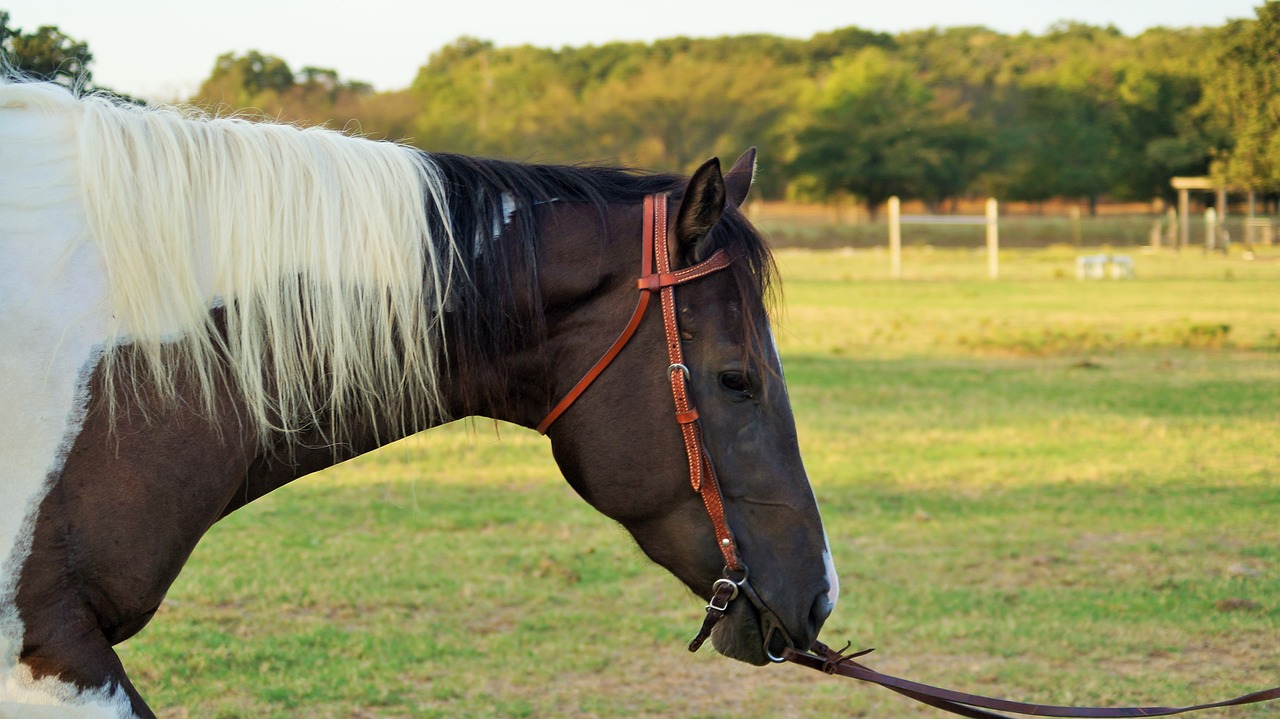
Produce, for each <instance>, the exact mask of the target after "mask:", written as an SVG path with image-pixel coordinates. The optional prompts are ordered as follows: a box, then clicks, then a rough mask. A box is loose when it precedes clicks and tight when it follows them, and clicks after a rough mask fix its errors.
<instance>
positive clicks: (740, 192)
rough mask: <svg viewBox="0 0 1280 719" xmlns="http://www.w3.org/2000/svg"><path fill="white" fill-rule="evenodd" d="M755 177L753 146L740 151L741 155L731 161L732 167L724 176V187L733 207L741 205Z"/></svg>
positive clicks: (754, 152) (745, 199)
mask: <svg viewBox="0 0 1280 719" xmlns="http://www.w3.org/2000/svg"><path fill="white" fill-rule="evenodd" d="M755 179H756V148H754V147H753V148H750V149H749V150H747V151H746V152H744V153H742V157H739V158H738V161H737V162H735V163H733V167H732V168H730V169H729V171H728V172H726V173H725V176H724V188H725V191H726V192H727V193H728V195H729V202H731V203H733V206H734V207H742V203H743V202H746V201H747V193H748V192H750V191H751V183H752V182H754V181H755Z"/></svg>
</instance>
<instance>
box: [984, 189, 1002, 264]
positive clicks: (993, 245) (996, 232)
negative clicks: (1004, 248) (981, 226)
mask: <svg viewBox="0 0 1280 719" xmlns="http://www.w3.org/2000/svg"><path fill="white" fill-rule="evenodd" d="M999 219H1000V210H999V203H997V202H996V198H994V197H988V198H987V277H989V278H991V279H993V280H995V279H999V278H1000V229H999V225H998V222H999Z"/></svg>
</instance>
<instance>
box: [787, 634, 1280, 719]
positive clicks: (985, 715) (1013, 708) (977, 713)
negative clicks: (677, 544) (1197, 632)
mask: <svg viewBox="0 0 1280 719" xmlns="http://www.w3.org/2000/svg"><path fill="white" fill-rule="evenodd" d="M845 649H848V646H846V647H845ZM872 651H874V650H872V649H866V650H863V651H860V652H856V653H853V654H844V653H843V650H842V651H840V652H837V651H835V650H833V649H831V647H828V646H827V645H825V644H823V643H822V642H814V644H813V649H812V650H811V651H807V652H803V651H799V650H796V649H790V648H788V649H786V650H785V651H783V657H784V658H785V659H786V661H789V662H792V663H793V664H799V665H800V666H803V667H809V668H811V669H816V670H818V671H821V672H825V673H827V674H838V675H840V676H844V677H849V678H851V679H857V680H859V681H864V682H869V683H871V684H878V685H879V686H882V687H884V688H886V689H889V690H891V691H895V692H897V693H899V694H901V695H903V696H905V697H908V698H911V699H914V700H916V701H918V702H921V703H924V704H928V705H929V706H932V707H935V708H938V709H942V710H944V711H949V712H951V713H953V714H959V715H960V716H966V717H973V718H974V719H1008V718H1007V717H1005V716H1004V715H1002V714H996V713H994V712H997V711H1000V712H1010V713H1013V714H1025V715H1029V716H1047V717H1071V718H1073V719H1125V718H1127V717H1154V716H1169V715H1172V714H1184V713H1186V712H1194V711H1201V710H1204V709H1220V708H1223V707H1233V706H1242V705H1245V704H1256V703H1258V702H1268V701H1273V700H1275V699H1280V687H1274V688H1271V689H1264V690H1262V691H1259V692H1253V693H1250V694H1245V695H1243V696H1238V697H1236V698H1234V699H1227V700H1224V701H1220V702H1212V703H1210V704H1196V705H1195V706H1185V707H1070V706H1054V705H1051V704H1028V703H1025V702H1015V701H1009V700H1008V699H996V698H994V697H986V696H982V695H980V694H968V693H965V692H958V691H955V690H953V689H942V688H940V687H934V686H930V685H928V684H921V683H919V682H913V681H910V680H908V679H900V678H898V677H895V676H891V675H889V674H882V673H880V672H878V671H876V670H874V669H871V668H869V667H866V666H863V665H861V664H859V663H857V662H855V661H853V660H854V659H855V658H856V657H860V656H862V655H864V654H868V653H870V652H872ZM987 710H994V711H987Z"/></svg>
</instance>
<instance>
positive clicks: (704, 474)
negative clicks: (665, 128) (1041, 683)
mask: <svg viewBox="0 0 1280 719" xmlns="http://www.w3.org/2000/svg"><path fill="white" fill-rule="evenodd" d="M643 234H644V248H643V255H642V259H641V272H640V279H639V280H637V281H636V288H637V289H638V290H639V291H640V298H639V300H638V301H637V303H636V309H635V311H634V312H632V313H631V320H630V321H629V322H628V323H627V325H626V327H625V328H624V329H623V330H622V334H620V335H619V336H618V338H617V339H616V340H614V342H613V344H612V345H611V346H610V347H609V349H608V350H606V351H605V353H604V355H603V356H601V357H600V359H599V361H597V362H596V363H595V365H593V366H592V367H591V369H590V370H588V371H587V373H586V374H585V375H583V377H582V379H580V380H578V383H577V384H575V385H574V386H573V389H571V390H569V392H568V393H567V394H566V395H565V396H564V397H563V398H562V399H561V400H560V401H559V402H557V403H556V405H555V406H554V407H553V408H552V409H551V411H550V412H549V413H547V416H546V417H545V418H544V419H543V420H542V421H541V422H540V423H538V428H537V429H538V432H540V433H542V434H546V433H547V429H548V428H550V427H551V424H552V423H553V422H555V421H556V419H558V418H559V417H560V415H562V414H564V412H565V410H567V409H569V407H570V406H572V405H573V403H574V402H575V401H576V400H577V399H578V397H580V396H582V393H583V392H585V391H586V390H587V388H588V387H590V386H591V383H593V382H595V380H596V378H598V377H599V376H600V374H601V373H602V372H604V370H605V368H607V367H608V366H609V364H610V363H612V362H613V360H614V358H616V357H617V356H618V354H619V353H620V352H621V351H622V348H623V347H625V346H626V345H627V343H628V342H629V341H630V340H631V338H632V336H634V335H635V333H636V330H637V329H639V327H640V321H641V320H642V319H644V315H645V312H646V311H647V310H648V308H649V302H650V300H651V298H652V296H653V295H654V294H655V293H656V294H658V295H659V302H660V304H661V307H662V324H663V327H664V330H665V333H666V342H667V358H668V360H669V362H670V363H669V365H668V366H667V379H668V380H669V381H670V383H671V396H672V399H673V400H674V402H675V420H676V422H677V423H678V424H679V426H680V433H681V435H682V436H683V438H684V450H685V455H686V456H687V457H688V460H689V479H690V482H691V483H692V485H693V489H694V491H695V492H697V493H698V494H699V495H700V496H701V497H702V504H703V506H704V507H706V510H707V515H708V516H709V517H710V518H711V524H712V526H713V527H714V528H715V535H716V542H717V545H718V546H719V548H720V553H721V554H722V555H724V566H725V570H724V578H722V579H718V580H716V582H715V583H714V585H713V587H712V595H711V599H710V601H708V603H707V616H706V619H705V620H704V621H703V623H702V628H701V630H699V632H698V635H697V636H696V637H694V639H693V641H692V642H690V643H689V651H697V650H698V648H699V647H701V646H702V644H703V642H705V641H706V639H707V637H708V636H710V634H711V629H712V627H713V626H715V623H716V622H717V621H719V620H720V619H721V618H722V617H724V615H725V614H726V613H727V612H728V609H729V603H730V602H732V601H733V600H734V599H735V598H736V597H737V596H738V595H739V594H743V595H745V596H746V597H747V599H748V600H749V601H750V602H751V603H752V604H753V605H754V606H755V608H756V610H757V611H758V612H759V613H760V621H761V625H762V630H761V634H762V639H763V641H764V649H765V654H766V656H768V657H769V658H770V659H771V660H773V661H775V662H783V661H787V662H792V663H794V664H799V665H800V666H805V667H809V668H812V669H817V670H819V671H823V672H826V673H827V674H838V675H841V676H845V677H850V678H852V679H858V680H860V681H864V682H870V683H872V684H878V685H880V686H882V687H885V688H886V689H890V690H892V691H895V692H897V693H899V694H901V695H903V696H905V697H908V698H910V699H914V700H916V701H918V702H922V703H924V704H928V705H929V706H932V707H935V708H938V709H942V710H945V711H949V712H952V713H954V714H959V715H961V716H965V717H973V718H974V719H1001V715H1000V714H996V713H994V712H998V711H1004V712H1010V713H1014V714H1027V715H1032V716H1051V717H1075V718H1077V719H1102V718H1109V717H1116V718H1119V717H1144V716H1167V715H1170V714H1182V713H1184V712H1191V711H1198V710H1201V709H1212V708H1219V707H1227V706H1239V705H1242V704H1252V703H1255V702H1264V701H1272V700H1275V699H1280V687H1277V688H1273V689H1267V690H1263V691H1260V692H1254V693H1252V694H1246V695H1244V696H1240V697H1236V698H1234V699H1228V700H1226V701H1221V702H1214V703H1211V704H1199V705H1195V706H1184V707H1071V706H1051V705H1045V704H1028V703H1023V702H1014V701H1009V700H1006V699H996V698H992V697H984V696H980V695H977V694H968V693H965V692H958V691H955V690H952V689H943V688H940V687H933V686H929V685H927V684H921V683H919V682H913V681H910V680H907V679H900V678H898V677H894V676H890V675H888V674H882V673H880V672H877V671H875V670H874V669H870V668H868V667H865V666H863V665H862V664H859V663H857V662H855V661H853V660H854V659H855V658H857V657H860V656H862V655H864V654H867V653H868V652H870V651H871V650H866V651H861V652H855V653H851V654H844V653H842V652H836V651H834V650H832V649H831V648H830V647H828V646H826V645H825V644H823V643H822V642H814V643H813V646H812V647H811V648H809V649H808V650H807V651H806V650H804V649H801V648H797V647H796V646H795V645H794V643H793V642H792V641H791V638H790V637H789V636H788V635H787V633H786V630H785V629H784V628H783V626H782V622H781V621H780V620H779V619H778V617H777V615H776V614H775V613H774V612H773V611H772V610H771V609H769V607H768V606H766V605H765V604H764V602H763V600H762V599H761V598H760V595H759V593H758V592H756V591H755V588H754V587H753V586H752V584H751V581H750V578H749V577H748V573H747V566H746V565H745V564H743V562H742V558H741V557H740V556H739V554H738V546H737V543H736V542H735V541H734V539H733V533H732V532H731V531H730V530H729V524H728V522H727V521H726V520H725V516H724V498H723V497H722V496H721V494H720V485H719V482H718V481H717V480H716V474H715V468H714V467H713V466H712V464H711V457H710V455H709V454H708V453H707V448H706V445H705V444H704V443H703V441H702V427H701V424H700V423H699V422H698V410H697V408H696V407H694V404H693V399H692V397H691V396H690V393H689V368H688V367H687V366H686V365H685V363H684V350H683V348H682V346H681V343H680V327H679V324H678V323H677V320H676V309H675V287H676V286H677V285H682V284H685V283H686V282H691V281H693V280H696V279H699V278H701V277H706V276H707V275H710V274H712V273H715V272H719V271H720V270H723V269H725V268H727V267H729V265H730V264H731V263H732V261H733V258H732V257H731V256H730V255H729V254H728V253H727V252H726V251H725V250H723V249H721V250H716V252H715V253H713V254H712V255H711V256H710V257H708V258H707V259H705V260H703V261H702V262H699V263H697V264H695V265H693V266H691V267H686V268H684V269H682V270H677V271H675V272H672V271H671V261H670V251H669V247H668V240H667V195H666V194H665V193H664V194H658V195H649V196H647V197H645V199H644V233H643ZM655 263H656V270H655ZM774 633H779V634H781V636H782V637H783V639H784V640H785V641H786V645H787V648H786V649H784V650H783V652H782V655H781V656H774V655H773V653H772V651H771V650H770V649H769V644H770V640H771V639H772V637H773V634H774ZM992 710H994V711H992Z"/></svg>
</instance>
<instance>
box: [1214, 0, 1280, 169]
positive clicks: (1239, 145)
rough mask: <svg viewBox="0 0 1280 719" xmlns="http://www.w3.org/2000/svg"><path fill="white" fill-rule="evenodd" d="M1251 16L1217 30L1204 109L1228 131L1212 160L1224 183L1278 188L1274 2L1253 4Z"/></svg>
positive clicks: (1279, 20)
mask: <svg viewBox="0 0 1280 719" xmlns="http://www.w3.org/2000/svg"><path fill="white" fill-rule="evenodd" d="M1257 15H1258V16H1257V19H1256V20H1242V21H1236V22H1232V23H1230V24H1228V25H1227V26H1226V27H1225V28H1224V29H1223V31H1222V37H1221V40H1220V42H1221V45H1220V51H1219V53H1218V56H1217V59H1218V64H1219V67H1218V69H1217V70H1216V71H1215V72H1214V74H1213V79H1212V81H1211V82H1208V83H1206V87H1205V97H1204V101H1205V105H1206V111H1207V112H1209V113H1210V114H1212V115H1213V116H1214V117H1215V118H1217V120H1218V122H1219V123H1220V125H1221V126H1222V127H1223V128H1224V130H1225V131H1226V133H1227V134H1228V135H1229V141H1228V144H1227V147H1226V148H1225V149H1224V150H1223V151H1222V152H1221V153H1220V154H1219V156H1218V158H1217V160H1216V161H1215V162H1214V163H1213V173H1214V175H1215V176H1217V177H1218V178H1220V179H1221V180H1223V181H1225V182H1227V183H1228V184H1232V185H1236V186H1239V187H1246V188H1249V189H1254V190H1267V191H1275V190H1280V2H1276V0H1271V1H1270V2H1267V3H1265V4H1264V5H1261V6H1259V7H1258V8H1257Z"/></svg>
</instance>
